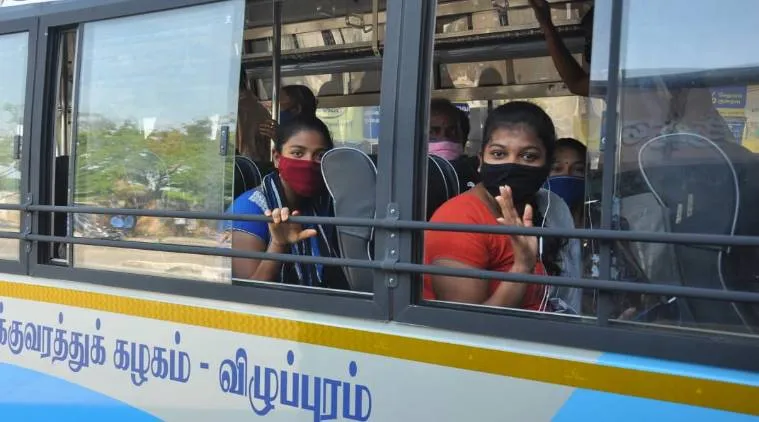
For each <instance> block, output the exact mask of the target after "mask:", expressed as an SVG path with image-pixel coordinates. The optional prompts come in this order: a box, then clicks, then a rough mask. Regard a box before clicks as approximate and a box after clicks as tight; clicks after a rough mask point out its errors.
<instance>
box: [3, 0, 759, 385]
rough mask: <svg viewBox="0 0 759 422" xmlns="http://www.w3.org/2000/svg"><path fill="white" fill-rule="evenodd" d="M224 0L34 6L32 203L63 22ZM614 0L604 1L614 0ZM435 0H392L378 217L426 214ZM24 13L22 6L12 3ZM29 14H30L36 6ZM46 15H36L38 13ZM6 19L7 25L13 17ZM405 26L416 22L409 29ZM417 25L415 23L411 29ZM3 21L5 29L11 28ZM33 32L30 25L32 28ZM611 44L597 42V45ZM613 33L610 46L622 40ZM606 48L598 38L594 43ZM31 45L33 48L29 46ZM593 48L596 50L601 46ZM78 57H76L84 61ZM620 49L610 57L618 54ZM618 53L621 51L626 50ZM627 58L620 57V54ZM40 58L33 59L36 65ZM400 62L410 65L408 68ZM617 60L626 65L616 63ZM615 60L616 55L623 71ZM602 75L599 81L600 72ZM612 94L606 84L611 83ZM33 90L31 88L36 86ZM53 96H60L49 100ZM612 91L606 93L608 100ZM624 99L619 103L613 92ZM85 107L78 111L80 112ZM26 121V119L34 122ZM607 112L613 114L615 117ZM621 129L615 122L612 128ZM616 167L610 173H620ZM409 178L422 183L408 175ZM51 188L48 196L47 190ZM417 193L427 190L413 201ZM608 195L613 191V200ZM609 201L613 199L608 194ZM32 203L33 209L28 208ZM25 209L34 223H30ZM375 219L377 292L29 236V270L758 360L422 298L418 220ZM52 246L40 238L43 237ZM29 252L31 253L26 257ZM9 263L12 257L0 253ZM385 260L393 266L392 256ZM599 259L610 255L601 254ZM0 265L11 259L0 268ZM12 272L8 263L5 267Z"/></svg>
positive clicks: (753, 365)
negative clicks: (208, 270) (195, 275)
mask: <svg viewBox="0 0 759 422" xmlns="http://www.w3.org/2000/svg"><path fill="white" fill-rule="evenodd" d="M218 1H221V0H165V1H164V2H161V3H160V5H159V4H158V3H157V2H154V1H152V0H128V1H123V0H122V1H119V2H116V1H112V2H108V3H105V4H103V2H102V1H100V0H81V1H79V2H71V3H68V2H66V3H47V4H44V5H40V6H37V7H34V8H28V9H26V10H27V11H33V12H35V13H36V14H29V16H34V17H30V18H28V21H27V25H31V26H32V27H33V28H34V30H35V31H36V32H35V37H36V36H37V35H36V34H46V36H45V37H38V38H37V39H36V44H35V45H34V46H30V52H31V51H36V54H35V61H30V67H29V72H33V74H34V78H30V80H28V81H27V83H28V84H31V86H33V88H34V89H33V99H32V100H31V101H28V103H27V104H26V105H25V106H26V107H27V108H31V110H32V112H31V113H28V115H27V116H25V124H26V123H27V122H37V123H40V122H46V123H45V124H41V125H39V126H36V127H32V126H31V125H30V126H29V128H30V129H29V130H26V131H25V135H24V136H25V137H26V138H27V140H26V142H28V143H29V144H30V148H26V149H25V150H26V151H31V153H32V154H27V156H29V157H30V158H28V159H27V160H26V161H24V162H23V168H24V170H23V171H24V172H28V174H29V177H28V180H27V181H28V183H27V185H26V186H25V189H27V192H31V194H32V205H34V206H39V205H44V204H47V203H49V202H50V201H48V200H49V199H50V198H46V197H43V196H42V195H43V194H45V192H44V190H43V186H44V183H48V184H49V181H50V180H51V178H50V176H51V174H50V166H49V165H47V166H46V164H49V163H47V162H46V161H45V160H48V159H49V158H46V157H47V152H49V148H52V147H53V145H52V141H53V138H52V136H50V130H51V128H50V123H49V122H51V121H52V119H49V117H50V112H51V109H52V108H53V107H52V105H53V104H55V102H54V95H55V93H54V90H53V89H52V88H51V87H54V86H55V85H54V81H53V79H54V75H55V72H54V69H55V60H54V59H55V58H56V57H55V50H56V47H55V44H54V42H53V40H54V38H55V37H52V36H50V34H53V33H55V32H56V30H57V29H58V28H70V27H71V26H76V25H79V24H82V23H84V22H90V21H96V20H105V19H111V18H118V17H124V16H133V15H140V14H145V13H150V12H157V11H163V10H170V9H175V8H180V7H189V6H196V5H202V4H208V3H215V2H218ZM604 4H605V3H604V2H599V4H598V5H597V6H599V7H597V8H596V9H597V10H596V17H595V22H594V24H595V25H596V27H597V26H598V25H600V24H602V23H603V24H608V25H611V27H613V28H617V30H616V31H617V32H619V28H620V25H619V24H620V22H621V7H622V0H613V2H612V3H610V5H613V7H614V8H615V10H616V12H615V14H614V15H613V16H614V19H612V14H611V13H608V16H607V15H604V14H603V13H602V12H601V10H600V8H603V7H604ZM610 5H606V6H605V7H610ZM435 9H436V4H435V3H433V2H409V1H403V0H388V4H387V13H388V15H387V16H388V30H387V33H388V36H387V38H386V39H385V45H384V49H383V59H382V60H383V66H382V90H381V94H380V105H381V107H380V142H381V145H382V148H380V156H379V157H378V160H379V164H378V169H379V172H381V173H380V174H381V177H380V178H379V179H380V180H383V181H386V182H385V183H383V184H381V185H379V186H378V189H377V203H378V204H388V207H387V208H386V209H384V210H383V209H380V210H379V212H378V213H377V218H378V219H381V220H385V221H387V220H421V219H422V218H421V216H422V215H423V211H424V200H423V198H425V197H426V195H425V194H424V193H425V189H426V184H425V183H424V181H425V178H424V177H416V176H424V175H426V165H427V160H426V144H425V142H426V133H427V125H428V123H427V117H428V113H429V110H428V109H429V95H430V88H431V84H430V82H431V78H432V77H433V76H432V75H433V73H432V71H433V67H432V66H433V65H432V53H433V52H432V49H433V39H434V38H433V35H434V27H435ZM14 12H15V11H14ZM27 13H30V12H27ZM40 14H41V16H37V15H40ZM3 19H4V18H0V25H5V22H3ZM404 28H408V29H406V30H405V31H404ZM410 28H413V30H410ZM4 31H6V29H4ZM30 34H31V32H30ZM599 45H602V44H601V43H598V42H597V46H599ZM620 47H621V46H620V44H619V43H616V44H613V43H610V46H609V48H610V49H616V50H617V51H618V50H619V49H620ZM596 49H597V48H594V50H596ZM30 54H31V53H30ZM594 55H595V54H594ZM80 57H81V56H78V58H77V60H79V59H80ZM610 57H611V56H610ZM617 57H618V54H617ZM617 61H618V58H617ZM32 63H33V64H34V65H33V64H32ZM401 63H403V66H399V65H400V64H401ZM617 64H618V63H617ZM613 65H614V63H612V60H611V59H610V63H609V64H608V66H609V68H610V69H614V68H615V67H614V66H613ZM594 82H596V81H594ZM607 95H608V93H607ZM27 96H31V93H30V92H29V91H28V92H27ZM51 100H52V101H51ZM607 100H608V99H607ZM612 103H615V102H612ZM74 117H76V116H74ZM27 119H29V120H27ZM608 120H612V122H609V121H608ZM609 125H616V119H607V129H608V128H609V127H612V128H614V127H615V126H609ZM607 133H613V132H607ZM25 145H27V144H25ZM612 173H613V172H612ZM409 180H413V181H415V182H414V183H409ZM43 198H44V200H43ZM415 198H422V199H421V200H415ZM605 200H606V202H609V201H608V198H605ZM604 206H607V207H609V206H610V204H604ZM30 214H31V215H32V222H33V225H32V234H41V235H45V234H46V233H45V230H46V229H47V228H46V227H43V224H44V223H43V222H42V221H43V220H44V219H43V218H40V216H41V215H46V214H45V213H40V212H33V213H30ZM28 215H29V213H27V216H28ZM28 218H29V217H27V221H28ZM383 227H384V228H377V230H376V239H377V243H376V245H375V261H378V262H381V263H382V264H383V266H382V269H380V270H377V271H375V276H374V279H373V286H374V295H373V296H372V297H368V296H367V295H358V294H351V293H350V292H347V293H340V292H335V291H330V290H318V289H308V288H298V287H292V286H283V285H270V284H266V285H259V284H255V285H250V286H235V285H220V284H217V283H212V282H204V281H192V280H182V279H174V278H165V277H156V276H146V275H141V274H133V273H126V272H114V271H102V270H91V269H83V268H69V267H61V266H56V265H51V264H49V263H48V262H47V261H46V260H44V259H45V256H44V254H45V253H46V252H45V250H46V249H47V248H46V247H44V245H45V244H44V243H39V242H31V243H30V244H31V246H32V249H31V257H32V259H30V260H29V262H28V267H27V269H26V271H27V273H28V274H29V275H31V276H35V277H45V278H51V279H60V280H71V281H75V282H80V283H90V284H94V285H100V286H109V287H119V288H126V289H133V290H144V291H150V292H157V293H165V294H173V295H182V296H189V297H199V298H204V299H216V300H223V301H229V302H236V303H242V304H250V305H263V306H275V307H281V308H286V309H293V310H298V311H310V312H318V313H322V314H330V315H340V316H345V317H354V318H364V319H375V320H382V321H394V322H397V323H407V324H415V325H422V326H426V327H431V328H440V329H445V330H449V331H451V332H465V333H476V334H481V335H485V336H492V337H497V338H506V339H513V340H526V341H532V342H537V343H544V344H550V345H560V346H567V347H577V348H582V349H588V350H592V351H597V352H612V353H623V354H627V355H632V356H643V357H654V358H662V359H668V360H674V361H680V362H686V363H698V364H707V365H715V366H720V367H726V368H733V369H748V370H752V371H756V370H758V369H759V367H758V366H757V365H759V362H755V361H754V359H753V356H756V354H757V352H759V343H757V341H756V339H755V338H745V337H739V336H729V335H726V336H718V338H716V339H715V338H714V337H712V336H708V335H704V334H701V333H698V334H694V333H692V332H686V331H678V330H676V329H672V330H667V329H660V328H659V327H651V326H644V327H631V326H629V325H623V324H616V323H613V322H610V323H608V324H604V325H591V324H581V323H572V322H570V321H567V320H564V319H562V318H561V317H556V318H554V317H553V316H551V315H543V316H542V317H535V316H534V315H530V314H524V313H516V315H515V314H514V313H512V314H511V315H506V314H504V313H502V312H498V311H497V310H496V311H491V310H482V309H479V308H474V307H470V306H465V305H458V304H451V305H443V304H438V303H432V304H430V303H420V302H419V300H418V299H419V298H418V296H420V295H419V293H420V292H419V290H420V289H419V286H420V279H421V278H420V277H419V276H417V275H413V274H410V273H403V272H393V263H394V262H398V263H418V262H420V261H421V251H422V246H423V244H422V233H421V231H419V230H416V231H413V232H412V231H409V230H396V229H394V228H392V227H391V226H383ZM40 246H43V247H40ZM22 256H23V255H22ZM0 264H3V263H0ZM385 264H387V265H385ZM601 265H602V266H604V265H605V266H608V265H610V262H608V260H606V262H602V264H601ZM0 270H2V271H5V269H4V268H3V267H2V266H0ZM7 272H10V271H7Z"/></svg>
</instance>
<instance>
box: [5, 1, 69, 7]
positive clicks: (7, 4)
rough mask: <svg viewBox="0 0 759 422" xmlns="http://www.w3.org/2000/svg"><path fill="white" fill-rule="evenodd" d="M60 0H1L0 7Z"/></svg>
mask: <svg viewBox="0 0 759 422" xmlns="http://www.w3.org/2000/svg"><path fill="white" fill-rule="evenodd" d="M53 1H60V0H0V7H10V6H24V5H27V4H36V3H50V2H53Z"/></svg>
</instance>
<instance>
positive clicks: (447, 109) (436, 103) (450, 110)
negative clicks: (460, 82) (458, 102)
mask: <svg viewBox="0 0 759 422" xmlns="http://www.w3.org/2000/svg"><path fill="white" fill-rule="evenodd" d="M462 113H463V112H462V111H461V110H459V108H458V107H456V106H455V105H453V103H452V102H450V101H449V100H446V99H445V98H433V99H432V100H431V101H430V115H433V114H440V115H443V116H445V117H447V118H448V119H450V121H451V123H452V124H455V125H456V128H457V129H458V132H459V135H462V136H463V135H464V127H463V125H462V123H463V118H462V117H461V114H462ZM464 116H465V117H466V114H464ZM466 125H467V130H466V135H467V136H468V135H469V118H468V117H467V118H466ZM463 140H464V141H465V140H466V139H463Z"/></svg>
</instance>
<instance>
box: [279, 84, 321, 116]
mask: <svg viewBox="0 0 759 422" xmlns="http://www.w3.org/2000/svg"><path fill="white" fill-rule="evenodd" d="M282 91H285V93H286V94H287V96H288V97H290V99H291V100H292V101H293V103H295V104H297V105H298V106H300V114H302V115H305V116H311V117H316V104H317V102H316V97H315V96H314V93H313V92H312V91H311V89H309V88H308V87H307V86H305V85H287V86H283V87H282Z"/></svg>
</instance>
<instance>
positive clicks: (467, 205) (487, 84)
mask: <svg viewBox="0 0 759 422" xmlns="http://www.w3.org/2000/svg"><path fill="white" fill-rule="evenodd" d="M536 3H540V2H536ZM555 6H556V7H552V6H550V5H549V4H548V3H546V8H547V13H546V14H545V16H547V18H546V19H548V20H550V21H551V22H552V24H553V25H555V26H559V27H560V26H574V27H575V30H576V29H577V27H578V26H579V24H580V22H581V20H582V18H583V17H584V16H585V14H586V12H587V10H588V9H589V6H590V3H589V2H583V1H576V2H570V3H567V4H561V5H560V6H561V7H558V5H555ZM538 26H539V22H538V19H537V14H536V12H535V11H534V10H533V9H532V8H531V7H530V6H529V5H528V4H524V3H523V4H511V3H510V2H492V3H490V2H489V3H488V4H487V5H483V4H482V3H476V2H461V1H460V2H455V1H454V2H439V3H438V8H437V21H436V35H435V38H436V41H435V47H434V48H435V57H440V58H441V59H440V60H439V61H436V63H435V68H434V69H433V72H434V73H435V77H434V78H433V80H434V84H435V86H434V88H433V93H432V99H431V104H430V118H429V122H422V123H421V124H425V125H428V143H427V146H428V153H429V155H428V157H427V160H428V165H427V167H428V175H427V176H428V177H427V183H426V188H427V198H426V207H427V208H426V214H425V216H424V217H425V218H427V219H428V220H430V221H432V222H436V223H464V224H478V225H497V224H507V225H523V224H525V223H524V221H522V220H521V218H520V221H511V218H508V219H507V220H503V221H501V220H499V219H500V218H501V217H504V214H503V212H504V210H505V211H507V212H508V215H506V216H505V217H510V216H511V215H512V213H516V214H518V215H519V216H520V217H524V210H525V209H526V208H527V205H529V206H530V207H529V208H531V209H533V210H534V211H535V212H534V214H533V219H532V221H533V223H534V224H535V225H537V226H540V227H547V228H570V229H571V228H575V227H578V226H580V227H581V226H582V225H583V224H584V212H583V204H584V199H585V192H584V186H585V162H586V154H585V150H586V145H587V144H588V143H589V142H592V138H593V135H592V130H591V129H590V126H591V124H592V123H591V122H592V121H593V119H592V118H591V114H592V113H593V111H594V110H595V109H594V108H593V105H592V103H591V102H590V101H589V100H587V99H586V98H584V97H580V96H575V95H573V90H572V87H569V86H568V85H567V84H565V83H562V82H564V81H563V80H562V75H561V72H559V71H558V70H557V68H556V67H555V65H554V60H553V58H552V57H550V56H548V55H546V50H550V49H546V46H545V43H544V42H543V41H542V40H541V41H540V42H535V36H540V35H541V33H540V31H538V30H537V29H535V28H537V27H538ZM485 34H487V35H488V37H490V38H491V39H490V40H488V41H483V40H482V37H480V35H483V36H484V35H485ZM494 34H497V35H494ZM541 38H542V37H541ZM452 39H456V41H457V43H453V42H449V41H450V40H452ZM498 39H501V40H502V41H500V42H498V41H497V40H498ZM506 40H508V42H507V41H506ZM570 41H571V43H569V44H568V49H569V51H568V56H569V57H568V59H569V60H574V61H576V62H577V63H578V65H577V66H578V67H580V66H581V67H585V63H584V61H583V57H584V56H583V53H584V52H583V49H582V43H580V42H578V40H577V39H572V40H570ZM461 44H465V46H466V48H461V47H460V45H461ZM507 44H508V45H509V46H510V47H511V48H510V49H506V48H501V47H504V46H505V45H507ZM485 45H487V46H490V47H492V51H493V54H491V55H490V56H489V57H487V58H484V59H483V58H481V57H482V56H481V55H480V56H477V59H476V60H475V59H469V60H467V52H466V51H467V48H470V49H471V48H474V49H476V48H482V47H483V46H485ZM516 51H518V53H515V52H516ZM454 60H458V61H459V62H456V61H454ZM559 138H574V139H573V140H572V141H567V140H562V141H566V142H571V147H566V148H565V149H567V151H568V153H567V154H568V155H571V157H573V159H574V161H576V163H575V162H573V164H572V165H571V166H569V167H571V169H569V170H568V171H567V172H563V171H562V172H559V173H561V174H559V175H556V176H557V177H560V178H566V179H570V178H571V179H572V180H571V181H572V182H577V183H574V184H573V186H574V187H575V188H576V189H575V190H574V193H575V195H573V196H572V198H571V203H565V200H564V197H563V196H559V195H558V194H557V193H551V192H549V191H548V190H547V186H548V184H549V181H550V180H551V178H552V177H554V170H555V169H554V168H555V167H556V163H555V161H556V160H558V158H557V157H558V153H559V150H560V149H561V148H560V147H559V146H558V145H559V144H560V142H558V141H559ZM562 145H563V144H562ZM576 145H579V147H578V148H574V147H575V146H576ZM569 153H571V154H569ZM562 157H563V156H562ZM570 171H571V174H570ZM565 173H566V174H565ZM515 174H519V175H520V176H519V177H518V178H514V177H511V176H510V175H515ZM557 180H558V179H557ZM505 184H510V185H512V186H511V188H512V194H513V196H512V199H511V200H509V201H508V202H505V203H504V204H503V205H501V204H499V202H497V201H496V199H495V197H497V196H500V195H501V192H500V190H499V186H501V185H505ZM552 191H553V192H556V191H557V190H555V189H552ZM502 208H504V209H502ZM451 244H456V245H461V247H457V248H451V247H450V245H451ZM539 245H540V246H539ZM582 249H583V248H582V243H581V242H580V241H579V240H573V239H556V238H544V239H542V240H538V239H536V238H527V237H525V238H521V237H516V236H511V237H510V236H504V235H492V234H476V233H448V232H439V231H427V232H426V233H425V237H424V262H425V263H426V264H434V265H442V266H447V267H452V268H468V269H476V270H488V271H496V272H511V271H514V272H520V273H532V274H544V273H548V274H551V275H563V276H572V277H580V276H582V275H583V274H584V271H583V266H582V253H583V252H582ZM584 293H585V292H583V291H582V289H575V288H556V287H552V286H544V285H538V284H518V283H508V282H504V283H500V282H498V281H484V282H483V281H482V280H475V279H468V278H457V277H445V276H430V275H427V276H425V278H424V280H423V288H422V297H423V299H426V300H437V301H444V302H463V303H469V304H474V305H485V306H492V307H495V308H501V309H503V308H510V309H512V310H528V311H539V312H546V313H552V314H557V315H558V314H564V315H567V314H571V315H575V316H577V315H582V314H583V295H584ZM589 293H590V294H589V296H590V297H591V298H592V292H589Z"/></svg>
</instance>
